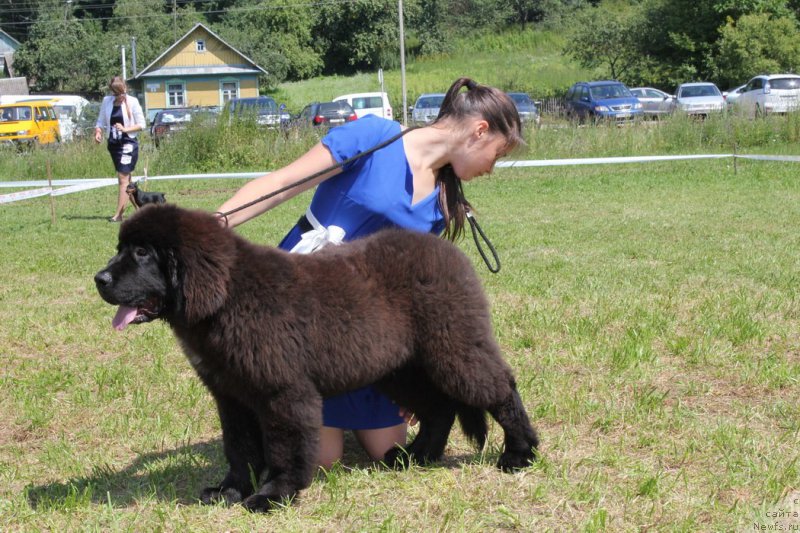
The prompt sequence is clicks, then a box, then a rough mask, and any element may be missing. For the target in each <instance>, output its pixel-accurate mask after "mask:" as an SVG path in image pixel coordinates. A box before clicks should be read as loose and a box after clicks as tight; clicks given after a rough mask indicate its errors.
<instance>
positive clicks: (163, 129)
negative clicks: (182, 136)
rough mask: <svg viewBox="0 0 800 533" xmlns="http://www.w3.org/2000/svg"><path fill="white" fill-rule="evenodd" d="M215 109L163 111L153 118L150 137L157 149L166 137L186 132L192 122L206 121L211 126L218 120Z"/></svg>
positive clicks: (173, 109) (184, 108)
mask: <svg viewBox="0 0 800 533" xmlns="http://www.w3.org/2000/svg"><path fill="white" fill-rule="evenodd" d="M216 117H217V113H216V110H215V109H212V108H204V107H175V108H171V109H162V110H161V111H159V112H158V113H156V115H155V117H153V122H152V123H151V124H150V137H151V138H152V139H153V143H154V144H155V145H156V147H158V146H160V145H161V141H163V140H164V139H165V138H166V137H168V136H170V135H174V134H175V133H177V132H179V131H183V130H185V129H186V128H187V127H188V126H189V124H190V123H192V122H195V123H197V122H201V121H205V122H208V123H209V124H211V123H213V122H214V121H215V120H216Z"/></svg>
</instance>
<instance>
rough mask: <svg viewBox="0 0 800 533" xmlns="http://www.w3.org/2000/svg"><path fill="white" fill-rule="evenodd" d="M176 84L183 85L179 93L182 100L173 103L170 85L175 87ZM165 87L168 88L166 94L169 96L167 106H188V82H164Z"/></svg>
mask: <svg viewBox="0 0 800 533" xmlns="http://www.w3.org/2000/svg"><path fill="white" fill-rule="evenodd" d="M175 85H180V86H181V92H180V95H179V99H180V100H181V101H180V102H178V103H174V104H173V103H172V100H171V97H170V93H171V91H170V87H174V86H175ZM164 88H165V90H166V96H167V107H186V106H187V103H186V100H187V97H186V82H184V81H181V80H175V81H168V82H166V83H164Z"/></svg>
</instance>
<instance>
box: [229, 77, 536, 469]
mask: <svg viewBox="0 0 800 533" xmlns="http://www.w3.org/2000/svg"><path fill="white" fill-rule="evenodd" d="M462 89H466V90H462ZM402 128H403V127H402V126H401V125H400V124H399V123H397V122H395V121H393V120H388V119H384V118H380V117H376V116H374V115H367V116H366V117H363V118H360V119H358V120H356V121H355V122H351V123H349V124H346V125H343V126H338V127H336V128H333V129H331V130H330V131H329V132H328V134H327V135H326V136H325V137H324V138H323V139H322V141H321V142H320V143H318V144H317V145H315V146H314V147H312V148H311V150H309V151H308V152H307V153H306V154H305V155H303V156H301V157H300V158H299V159H297V160H296V161H294V162H293V163H290V164H289V165H287V166H286V167H284V168H282V169H280V170H277V171H275V172H273V173H271V174H267V175H265V176H261V177H259V178H256V179H255V180H253V181H251V182H249V183H247V184H246V185H245V186H243V187H242V188H241V189H239V191H238V192H237V193H236V194H234V196H233V197H232V198H231V199H230V200H228V201H227V202H225V203H224V204H223V205H222V206H221V207H220V208H219V211H218V213H219V216H220V223H221V224H223V225H227V226H231V227H233V226H237V225H239V224H241V223H243V222H246V221H247V220H249V219H251V218H253V217H255V216H257V215H260V214H261V213H263V212H265V211H267V210H269V209H271V208H273V207H275V206H276V205H279V204H281V203H282V202H285V201H286V200H288V199H289V198H292V197H293V196H296V195H297V194H299V193H300V192H302V191H304V190H308V189H310V188H312V187H314V186H317V190H316V192H315V193H314V197H313V199H312V200H311V205H310V207H309V208H308V210H307V211H306V214H305V215H304V216H303V217H301V218H300V221H299V222H298V223H297V225H295V226H294V228H292V230H291V231H290V232H289V233H288V234H287V235H286V237H285V238H284V239H283V241H282V242H281V244H280V247H281V248H282V249H284V250H288V251H292V252H296V253H308V252H313V251H314V250H315V249H317V248H320V247H321V246H324V245H326V244H328V243H331V242H333V243H338V242H341V241H349V240H352V239H356V238H359V237H364V236H366V235H369V234H371V233H375V232H376V231H378V230H380V229H382V228H386V227H401V228H406V229H410V230H414V231H422V232H431V233H435V234H437V235H438V234H443V235H444V237H446V238H449V239H451V240H455V239H456V238H457V237H459V236H460V235H461V233H462V232H463V230H464V224H465V220H466V212H467V211H468V209H469V207H470V205H469V203H468V202H467V200H466V199H465V198H464V194H463V192H462V188H461V182H462V181H469V180H471V179H472V178H474V177H476V176H480V175H482V174H488V173H490V172H491V171H492V169H493V168H494V164H495V162H496V161H497V160H498V159H499V158H501V157H503V156H504V155H506V154H507V153H508V152H509V151H511V150H512V149H514V148H515V147H516V146H517V145H519V144H521V143H522V142H523V140H522V127H521V123H520V118H519V115H518V114H517V109H516V107H515V106H514V102H513V101H512V100H511V99H510V98H509V97H508V96H507V95H506V94H505V93H504V92H502V91H500V90H498V89H495V88H493V87H488V86H485V85H480V84H478V83H475V82H474V81H472V80H471V79H469V78H460V79H458V80H456V81H455V83H453V85H452V86H451V87H450V89H449V90H448V92H447V95H446V96H445V99H444V102H443V103H442V107H441V111H440V113H439V116H438V118H437V119H436V121H435V122H433V123H432V124H431V125H429V126H426V127H423V128H417V129H413V130H411V131H409V132H408V133H406V134H405V135H404V136H403V137H402V139H398V140H396V141H395V142H393V143H391V144H389V145H388V146H385V147H384V148H381V149H380V150H377V151H375V152H373V153H371V154H368V155H365V156H364V157H362V158H360V159H357V160H355V161H353V162H350V163H348V164H346V165H345V166H344V167H343V168H341V167H340V168H337V169H335V170H332V171H330V172H328V173H326V174H323V175H321V176H320V177H318V178H316V179H314V180H312V181H309V182H307V183H305V184H303V185H301V186H298V187H294V188H291V189H289V190H287V191H286V192H283V193H281V194H279V195H277V196H274V197H272V198H270V199H268V200H266V201H263V202H259V203H257V204H255V205H253V206H250V207H248V208H246V209H243V210H241V211H238V212H236V213H232V214H230V215H225V212H226V211H230V210H233V209H236V208H237V207H239V206H242V205H244V204H246V203H248V202H250V201H253V200H255V199H257V198H260V197H262V196H265V195H267V194H269V193H271V192H272V191H276V190H278V189H280V188H283V187H285V186H287V185H290V184H292V183H295V182H297V181H298V180H300V179H302V178H304V177H306V176H310V175H312V174H315V173H317V172H321V171H323V170H325V169H326V168H329V167H331V166H333V165H334V164H336V163H341V162H342V161H344V160H346V159H349V158H350V157H352V156H354V155H356V154H359V153H361V152H365V151H367V150H369V149H370V148H372V147H374V146H377V145H379V144H380V143H382V142H384V141H387V140H389V139H391V138H392V137H394V136H396V135H397V134H398V133H400V132H401V131H402ZM442 327H446V326H444V325H442ZM318 356H319V357H325V354H318ZM322 418H323V428H322V431H321V434H320V452H319V464H320V465H321V466H323V467H325V468H330V466H331V465H332V464H333V463H334V462H336V461H337V460H338V459H340V458H341V456H342V452H343V443H344V430H346V429H347V430H352V431H353V432H354V433H355V435H356V438H357V439H358V441H359V442H360V444H361V446H362V447H363V448H364V449H365V450H366V451H367V453H368V454H369V456H370V457H371V458H372V459H373V460H382V459H383V457H384V455H385V453H386V452H387V451H389V450H390V449H391V448H392V447H394V446H395V445H396V444H400V445H405V442H406V421H413V416H412V414H411V413H406V412H405V411H404V410H402V409H401V408H400V407H398V406H397V405H394V404H392V402H391V401H390V400H389V399H388V398H387V397H385V396H384V395H383V394H381V393H379V392H378V391H377V390H376V389H374V388H373V387H372V386H368V387H365V388H363V389H358V390H356V391H352V392H349V393H346V394H343V395H341V396H336V397H333V398H326V399H325V401H324V403H323V413H322ZM404 419H405V420H404Z"/></svg>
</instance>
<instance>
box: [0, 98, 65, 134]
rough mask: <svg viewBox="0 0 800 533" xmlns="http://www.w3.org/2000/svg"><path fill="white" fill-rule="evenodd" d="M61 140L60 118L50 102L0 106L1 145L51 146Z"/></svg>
mask: <svg viewBox="0 0 800 533" xmlns="http://www.w3.org/2000/svg"><path fill="white" fill-rule="evenodd" d="M60 140H61V137H60V133H59V124H58V116H57V115H56V110H55V109H54V108H53V104H52V103H51V102H50V101H49V100H34V101H25V102H17V103H14V104H5V105H0V143H3V144H10V143H14V144H30V143H38V144H50V143H54V142H59V141H60Z"/></svg>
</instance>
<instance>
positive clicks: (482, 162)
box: [450, 121, 509, 181]
mask: <svg viewBox="0 0 800 533" xmlns="http://www.w3.org/2000/svg"><path fill="white" fill-rule="evenodd" d="M481 122H482V124H484V125H485V124H486V123H485V122H483V121H481ZM508 152H509V147H508V141H507V140H506V138H505V137H503V136H502V135H499V134H496V133H490V132H489V131H488V127H485V126H482V125H479V126H477V127H475V128H473V129H472V130H471V132H470V134H469V136H468V138H466V140H465V141H464V143H463V145H462V146H461V147H460V148H458V149H456V150H455V153H454V154H453V157H452V159H451V161H450V164H451V165H452V166H453V170H454V171H455V174H456V176H458V177H459V178H461V179H462V180H464V181H469V180H471V179H472V178H475V177H477V176H483V175H484V174H491V172H492V170H493V169H494V164H495V163H496V162H497V160H498V159H500V158H501V157H504V156H505V155H506V154H507V153H508Z"/></svg>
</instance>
